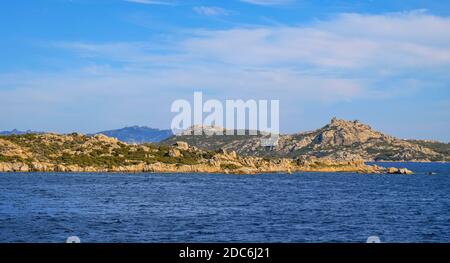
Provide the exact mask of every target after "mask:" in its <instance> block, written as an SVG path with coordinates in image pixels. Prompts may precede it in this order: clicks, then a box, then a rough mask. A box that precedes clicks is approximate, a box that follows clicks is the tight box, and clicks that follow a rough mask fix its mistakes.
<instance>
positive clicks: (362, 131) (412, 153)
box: [162, 118, 450, 161]
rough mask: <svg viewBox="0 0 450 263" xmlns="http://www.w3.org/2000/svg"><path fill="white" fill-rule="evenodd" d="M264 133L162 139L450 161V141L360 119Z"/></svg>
mask: <svg viewBox="0 0 450 263" xmlns="http://www.w3.org/2000/svg"><path fill="white" fill-rule="evenodd" d="M266 138H267V136H266V135H262V134H259V135H257V136H252V135H233V136H220V135H205V134H203V135H195V136H194V135H189V134H184V135H177V136H172V137H171V138H168V139H167V140H164V141H162V143H166V144H171V143H173V142H174V141H178V140H182V141H186V142H188V143H189V144H191V145H194V146H196V147H200V148H204V149H209V150H218V149H225V150H229V151H236V152H237V153H239V154H242V155H247V156H265V157H283V158H297V157H299V156H303V157H319V158H322V157H326V158H329V159H333V160H347V159H354V158H357V159H358V158H361V159H364V160H366V161H450V144H449V143H441V142H434V141H421V140H403V139H399V138H396V137H393V136H390V135H386V134H383V133H382V132H379V131H376V130H374V129H372V128H371V127H370V126H369V125H366V124H363V123H361V122H359V121H347V120H339V119H336V118H333V119H332V120H331V121H330V123H328V124H327V125H325V126H324V127H322V128H320V129H317V130H314V131H309V132H302V133H296V134H289V135H280V136H278V137H277V138H276V139H275V140H274V142H275V145H273V146H270V145H269V146H268V145H267V144H265V142H267V139H266Z"/></svg>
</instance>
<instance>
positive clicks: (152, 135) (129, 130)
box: [95, 126, 173, 143]
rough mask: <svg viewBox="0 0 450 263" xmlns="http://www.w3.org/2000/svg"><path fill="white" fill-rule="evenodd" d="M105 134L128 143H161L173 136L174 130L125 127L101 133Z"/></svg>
mask: <svg viewBox="0 0 450 263" xmlns="http://www.w3.org/2000/svg"><path fill="white" fill-rule="evenodd" d="M95 134H103V135H106V136H108V137H113V138H117V139H118V140H120V141H123V142H127V143H147V142H160V141H162V140H165V139H167V138H169V137H171V136H173V133H172V130H160V129H154V128H149V127H145V126H132V127H125V128H122V129H117V130H109V131H101V132H97V133H95Z"/></svg>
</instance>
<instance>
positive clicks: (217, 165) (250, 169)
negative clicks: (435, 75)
mask: <svg viewBox="0 0 450 263" xmlns="http://www.w3.org/2000/svg"><path fill="white" fill-rule="evenodd" d="M300 171H308V172H357V173H393V174H395V173H398V174H410V173H412V172H411V171H409V170H407V169H397V168H384V167H380V166H377V165H367V164H365V162H364V160H363V159H361V158H349V159H347V160H333V159H330V158H327V157H323V158H318V157H315V156H304V155H302V156H298V157H297V158H278V157H270V158H269V157H260V156H243V155H239V154H237V153H236V151H229V150H225V149H219V150H214V151H212V150H205V149H200V148H198V147H196V146H192V145H189V144H188V143H187V142H184V141H176V142H174V143H173V144H171V145H165V144H153V143H144V144H128V143H124V142H122V141H119V140H117V139H115V138H111V137H107V136H105V135H102V134H97V135H94V136H87V135H83V134H79V133H72V134H66V135H63V134H51V133H47V134H23V135H9V136H1V137H0V172H136V173H137V172H155V173H231V174H258V173H294V172H300Z"/></svg>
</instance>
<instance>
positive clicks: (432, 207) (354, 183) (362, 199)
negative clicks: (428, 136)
mask: <svg viewBox="0 0 450 263" xmlns="http://www.w3.org/2000/svg"><path fill="white" fill-rule="evenodd" d="M380 165H389V166H398V167H408V168H409V169H411V170H414V171H416V172H418V173H417V174H415V175H373V174H372V175H370V174H367V175H366V174H354V173H297V174H292V175H288V174H260V175H225V174H67V173H29V174H19V173H16V174H12V173H11V174H6V173H3V174H0V242H64V241H65V239H66V238H67V237H68V236H71V235H76V236H79V237H80V238H81V240H82V242H365V240H366V238H367V237H368V236H371V235H378V236H379V237H380V238H381V240H382V241H383V242H450V199H449V196H450V164H448V163H446V164H437V163H435V164H408V163H400V164H399V163H394V164H391V163H390V164H385V163H383V164H380ZM429 172H435V173H436V174H435V175H428V174H427V173H429Z"/></svg>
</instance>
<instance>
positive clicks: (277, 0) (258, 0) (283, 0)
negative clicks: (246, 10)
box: [241, 0, 294, 6]
mask: <svg viewBox="0 0 450 263" xmlns="http://www.w3.org/2000/svg"><path fill="white" fill-rule="evenodd" d="M241 2H244V3H248V4H253V5H263V6H272V5H285V4H290V3H293V2H294V0H241Z"/></svg>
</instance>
